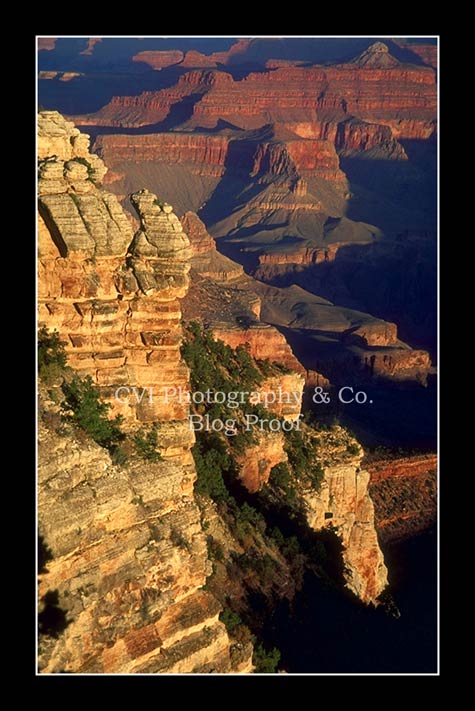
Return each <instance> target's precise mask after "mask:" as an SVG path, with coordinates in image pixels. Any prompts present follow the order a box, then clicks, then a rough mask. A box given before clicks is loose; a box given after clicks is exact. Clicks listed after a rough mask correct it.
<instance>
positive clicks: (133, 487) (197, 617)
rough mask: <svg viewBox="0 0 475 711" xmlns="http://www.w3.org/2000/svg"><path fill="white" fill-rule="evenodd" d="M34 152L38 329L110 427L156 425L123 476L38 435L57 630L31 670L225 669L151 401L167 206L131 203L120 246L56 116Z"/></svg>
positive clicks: (46, 599)
mask: <svg viewBox="0 0 475 711" xmlns="http://www.w3.org/2000/svg"><path fill="white" fill-rule="evenodd" d="M38 149H39V175H40V178H39V186H38V187H39V210H40V217H39V239H38V243H39V252H40V255H39V279H38V284H39V322H40V324H44V325H46V326H47V327H48V328H49V329H53V328H55V329H57V330H58V331H59V334H60V337H61V338H62V339H63V340H64V341H65V342H66V352H67V355H68V362H69V364H70V365H72V366H73V368H75V369H76V370H78V371H79V372H80V373H82V374H89V375H91V376H92V378H93V380H94V382H95V383H97V385H99V387H100V390H101V393H102V395H103V397H104V398H106V399H109V400H110V402H111V403H112V404H113V406H114V409H115V410H116V411H120V412H121V413H122V414H123V415H124V416H125V422H124V427H126V428H134V424H135V423H136V422H137V421H140V422H147V421H149V422H154V423H157V424H158V426H159V432H160V434H159V439H160V449H161V453H162V456H163V457H164V461H163V462H159V463H157V464H147V465H146V466H144V465H141V464H139V463H137V462H136V463H135V464H131V465H130V466H129V467H128V468H127V470H125V469H121V468H118V467H114V466H112V464H111V461H110V458H109V455H108V454H107V453H106V452H105V451H104V450H102V449H100V448H99V447H96V446H95V445H92V444H87V445H85V444H84V443H83V442H81V443H80V444H79V443H78V442H77V441H76V439H75V437H74V435H72V434H71V435H70V436H68V437H59V436H58V435H57V434H56V433H55V432H54V431H51V430H50V429H49V428H47V427H42V429H41V432H40V451H39V464H40V467H39V492H38V505H39V527H40V534H41V535H42V537H43V540H44V544H45V546H46V547H47V548H48V549H49V551H50V553H51V556H52V560H51V561H50V562H48V564H47V571H46V572H44V573H43V574H42V576H41V579H40V598H41V607H40V609H42V608H43V607H44V608H45V609H47V608H48V605H51V604H52V603H51V600H52V598H55V599H56V600H57V604H58V605H59V607H60V609H62V610H64V611H66V616H67V620H68V625H67V627H66V629H65V630H64V632H63V633H62V634H61V635H60V636H59V637H57V638H56V639H55V638H47V639H46V640H45V641H44V644H45V647H44V650H42V654H41V668H42V670H43V671H50V672H61V671H66V672H78V671H79V672H81V671H82V672H84V671H93V672H129V673H134V672H152V673H155V672H165V671H167V672H170V671H173V672H193V671H213V670H214V671H229V670H230V669H231V668H232V662H231V659H230V649H229V639H228V637H227V633H226V630H225V628H224V626H223V625H222V623H221V622H219V620H218V614H219V608H218V606H217V604H216V602H215V601H214V600H213V598H211V597H210V596H209V594H207V593H206V592H205V591H203V590H202V588H203V586H204V584H205V581H206V577H207V575H208V574H209V566H208V563H207V555H206V545H205V540H204V536H203V533H202V530H201V527H200V521H199V512H198V509H197V507H196V504H195V501H194V498H193V482H194V479H195V476H196V474H195V470H194V464H193V459H192V456H191V452H190V447H191V446H192V444H193V434H192V432H190V430H189V426H188V422H187V414H188V412H187V410H186V407H185V405H184V404H180V403H179V402H177V401H176V400H173V399H172V398H170V400H169V401H168V402H167V401H166V397H165V396H164V393H163V390H164V388H165V387H166V386H168V385H173V386H176V385H182V386H183V387H184V388H185V389H187V388H188V370H187V368H186V366H185V365H184V363H183V362H182V360H181V357H180V352H179V348H180V341H181V323H180V320H181V310H180V302H179V299H180V298H182V297H183V296H184V295H185V293H186V291H187V288H188V271H189V269H190V256H191V253H190V248H189V240H188V238H187V236H186V234H185V233H184V232H183V228H182V226H181V223H180V222H179V220H178V218H177V217H176V216H175V215H174V214H173V212H172V208H171V206H170V205H167V204H166V203H160V202H159V201H158V200H157V199H156V198H155V196H154V195H153V194H151V193H149V192H148V191H140V192H138V193H136V194H134V195H133V196H132V202H133V204H134V206H135V209H136V211H137V214H138V216H139V219H140V228H139V229H138V230H137V232H136V233H135V235H133V234H132V228H131V226H130V223H129V221H128V219H127V218H126V216H125V214H124V212H123V211H122V209H121V207H120V206H119V204H118V203H117V200H116V198H115V197H114V196H112V195H110V194H109V193H106V192H105V191H103V190H102V189H100V187H99V180H100V179H101V178H102V176H103V175H104V172H105V167H104V165H103V163H102V161H101V160H100V159H99V158H97V156H93V155H91V154H89V152H88V138H87V136H84V135H81V134H79V131H78V130H77V129H75V128H74V126H73V125H72V124H70V123H68V122H66V121H64V119H63V118H62V117H61V116H60V115H59V114H58V113H56V112H42V113H40V115H39V138H38ZM134 386H135V387H136V388H137V389H138V390H137V392H138V393H139V395H140V393H141V392H142V390H141V389H142V388H146V389H147V390H146V391H144V393H142V395H143V396H142V398H140V397H139V398H136V397H133V396H130V388H131V387H134ZM119 387H122V388H124V390H122V391H121V393H120V396H119V397H118V393H117V388H119ZM151 389H152V390H151ZM127 395H129V396H127ZM48 407H54V406H53V404H52V403H49V404H48V405H45V409H48ZM241 661H242V660H241ZM244 666H245V665H244ZM247 668H248V670H250V664H248V665H247Z"/></svg>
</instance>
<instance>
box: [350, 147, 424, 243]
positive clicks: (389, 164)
mask: <svg viewBox="0 0 475 711" xmlns="http://www.w3.org/2000/svg"><path fill="white" fill-rule="evenodd" d="M406 145H407V147H408V160H385V159H373V158H370V157H367V156H365V154H364V153H359V154H355V155H352V156H344V155H341V156H340V166H341V169H342V170H343V171H344V173H345V174H346V176H347V178H348V181H349V183H350V191H351V195H352V197H351V199H350V200H349V201H348V205H347V210H346V217H347V218H349V219H351V220H356V221H359V222H366V223H369V224H373V225H376V226H377V227H379V228H380V229H382V230H383V231H384V232H385V234H386V235H392V234H394V233H396V232H399V231H401V230H404V229H408V228H410V229H411V230H415V229H420V230H435V229H436V226H437V209H436V207H437V202H436V199H437V163H436V155H435V148H434V142H433V141H411V142H406Z"/></svg>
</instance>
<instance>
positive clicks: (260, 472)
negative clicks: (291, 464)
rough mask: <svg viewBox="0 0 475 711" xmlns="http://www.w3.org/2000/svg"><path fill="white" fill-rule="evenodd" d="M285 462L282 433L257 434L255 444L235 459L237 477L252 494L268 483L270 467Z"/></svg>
mask: <svg viewBox="0 0 475 711" xmlns="http://www.w3.org/2000/svg"><path fill="white" fill-rule="evenodd" d="M269 409H271V408H270V407H269ZM285 461H287V455H286V453H285V451H284V437H283V435H282V433H281V432H259V433H258V435H257V441H256V443H255V444H253V445H250V446H249V447H247V449H246V452H245V454H243V455H241V456H238V457H237V464H238V477H239V479H240V481H241V482H242V484H243V486H245V488H246V489H247V490H248V491H249V492H250V493H251V494H254V493H255V492H257V491H260V489H262V487H263V486H264V485H265V484H266V483H267V482H268V481H269V477H270V473H271V470H272V467H274V466H275V465H276V464H280V462H285Z"/></svg>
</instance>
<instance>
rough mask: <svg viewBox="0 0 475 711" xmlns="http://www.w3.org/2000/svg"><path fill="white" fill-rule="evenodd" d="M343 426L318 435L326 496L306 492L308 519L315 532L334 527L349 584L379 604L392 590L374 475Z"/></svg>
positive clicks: (364, 599) (370, 600)
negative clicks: (363, 465)
mask: <svg viewBox="0 0 475 711" xmlns="http://www.w3.org/2000/svg"><path fill="white" fill-rule="evenodd" d="M351 445H352V447H353V448H355V449H356V450H358V445H357V443H356V442H355V441H354V440H353V439H352V438H351V437H349V435H348V434H347V433H346V432H345V430H343V429H342V428H340V427H335V428H333V430H332V431H331V432H329V433H323V435H322V434H320V433H319V435H318V446H317V453H318V459H319V461H321V462H322V463H323V469H324V478H323V482H322V485H321V489H320V491H318V492H316V491H315V490H313V489H310V490H307V491H305V490H304V491H302V492H301V494H302V496H303V498H304V501H305V502H306V504H307V513H306V516H307V520H308V523H309V525H310V526H311V527H312V528H314V529H315V530H320V529H322V528H325V527H328V526H329V527H334V528H335V529H336V533H337V535H338V536H339V538H340V539H341V541H342V543H343V560H344V564H345V569H346V572H345V579H346V584H347V587H348V588H350V590H352V591H353V592H354V593H355V594H356V595H357V596H358V597H359V598H360V599H361V600H363V601H364V602H375V601H376V600H377V598H378V596H379V595H380V594H381V593H382V591H383V590H384V588H385V587H386V585H387V569H386V566H385V564H384V558H383V554H382V552H381V549H380V547H379V543H378V536H377V533H376V528H375V519H374V505H373V502H372V499H371V497H370V493H369V482H370V474H369V472H368V471H366V470H364V469H362V468H361V466H360V464H361V459H362V456H363V451H362V450H361V448H359V453H357V454H350V453H349V452H348V446H350V447H351Z"/></svg>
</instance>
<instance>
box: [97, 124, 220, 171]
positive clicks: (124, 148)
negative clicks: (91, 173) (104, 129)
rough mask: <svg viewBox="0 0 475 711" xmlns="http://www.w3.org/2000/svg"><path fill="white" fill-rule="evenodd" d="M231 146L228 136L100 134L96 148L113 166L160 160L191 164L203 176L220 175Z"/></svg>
mask: <svg viewBox="0 0 475 711" xmlns="http://www.w3.org/2000/svg"><path fill="white" fill-rule="evenodd" d="M228 146H229V138H228V137H226V136H217V135H214V136H213V135H208V134H202V133H201V134H196V133H152V134H146V135H133V136H130V135H125V134H124V135H122V134H112V135H103V136H98V138H97V139H96V142H95V145H94V148H95V150H96V152H97V153H98V154H99V155H100V156H101V157H102V158H103V159H104V160H107V161H108V163H109V165H112V166H114V165H116V164H119V165H120V164H121V163H123V162H132V163H142V162H144V161H160V162H162V163H178V164H186V165H188V166H190V167H191V168H192V170H193V172H196V173H197V174H199V175H211V176H220V175H222V174H223V172H224V164H225V161H226V156H227V151H228Z"/></svg>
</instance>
